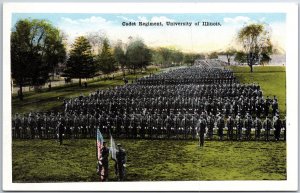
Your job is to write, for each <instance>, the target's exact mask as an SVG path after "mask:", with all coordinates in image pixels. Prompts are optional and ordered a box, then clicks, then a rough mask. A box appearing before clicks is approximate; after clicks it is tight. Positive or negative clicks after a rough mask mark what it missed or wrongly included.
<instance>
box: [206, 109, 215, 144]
mask: <svg viewBox="0 0 300 193" xmlns="http://www.w3.org/2000/svg"><path fill="white" fill-rule="evenodd" d="M214 127H215V121H214V118H213V114H212V112H210V115H208V116H207V128H208V132H207V134H208V138H209V139H210V140H212V139H213V134H214Z"/></svg>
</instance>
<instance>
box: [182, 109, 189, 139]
mask: <svg viewBox="0 0 300 193" xmlns="http://www.w3.org/2000/svg"><path fill="white" fill-rule="evenodd" d="M180 127H181V129H182V130H183V138H184V139H186V138H187V134H188V121H187V118H186V116H185V115H184V117H183V119H182V120H181V126H180Z"/></svg>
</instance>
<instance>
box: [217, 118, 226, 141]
mask: <svg viewBox="0 0 300 193" xmlns="http://www.w3.org/2000/svg"><path fill="white" fill-rule="evenodd" d="M217 127H218V136H219V140H223V131H224V127H225V121H224V118H223V116H222V115H221V114H220V115H219V117H218V120H217Z"/></svg>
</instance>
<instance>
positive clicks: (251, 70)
mask: <svg viewBox="0 0 300 193" xmlns="http://www.w3.org/2000/svg"><path fill="white" fill-rule="evenodd" d="M249 67H250V72H251V73H252V72H253V65H249Z"/></svg>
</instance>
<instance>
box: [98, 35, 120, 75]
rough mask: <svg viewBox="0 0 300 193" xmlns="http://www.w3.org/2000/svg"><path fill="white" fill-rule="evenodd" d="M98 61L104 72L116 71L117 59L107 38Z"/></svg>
mask: <svg viewBox="0 0 300 193" xmlns="http://www.w3.org/2000/svg"><path fill="white" fill-rule="evenodd" d="M96 61H97V65H98V67H99V70H101V71H102V72H103V73H104V74H109V73H112V72H114V71H116V69H117V66H116V61H115V58H114V56H113V54H112V50H111V48H110V46H109V43H108V40H107V39H105V40H104V41H103V46H102V50H101V53H100V55H98V57H97V59H96Z"/></svg>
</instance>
